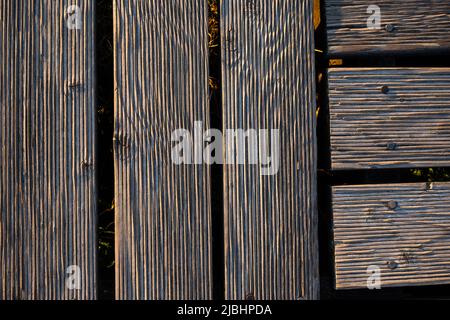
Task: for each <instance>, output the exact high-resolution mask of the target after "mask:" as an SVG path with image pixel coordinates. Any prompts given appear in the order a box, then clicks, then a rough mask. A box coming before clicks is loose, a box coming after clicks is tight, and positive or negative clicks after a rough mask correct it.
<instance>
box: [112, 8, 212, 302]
mask: <svg viewBox="0 0 450 320" xmlns="http://www.w3.org/2000/svg"><path fill="white" fill-rule="evenodd" d="M114 13H115V18H114V19H115V23H114V28H115V36H114V37H115V90H116V97H115V178H116V188H115V190H116V195H115V198H116V214H117V215H116V237H117V238H116V239H117V240H116V263H117V265H116V296H117V298H118V299H208V298H211V294H212V283H211V280H212V279H211V277H212V275H211V273H212V271H211V217H210V212H211V208H210V202H209V199H210V176H209V172H210V171H209V168H208V167H207V166H206V165H175V164H174V163H173V162H172V158H171V147H172V143H171V133H172V132H173V131H174V130H176V129H186V130H188V131H189V132H190V133H193V132H194V122H195V121H202V122H203V126H204V128H207V127H208V126H209V115H208V113H209V103H208V47H207V41H208V39H207V3H206V0H190V1H185V0H167V1H157V0H152V1H140V0H115V8H114Z"/></svg>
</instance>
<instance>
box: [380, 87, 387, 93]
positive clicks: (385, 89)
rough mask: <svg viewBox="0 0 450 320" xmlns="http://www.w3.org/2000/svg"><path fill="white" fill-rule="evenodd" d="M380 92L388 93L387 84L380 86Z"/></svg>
mask: <svg viewBox="0 0 450 320" xmlns="http://www.w3.org/2000/svg"><path fill="white" fill-rule="evenodd" d="M381 92H383V93H384V94H388V93H389V87H388V86H382V87H381Z"/></svg>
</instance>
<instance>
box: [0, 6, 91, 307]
mask: <svg viewBox="0 0 450 320" xmlns="http://www.w3.org/2000/svg"><path fill="white" fill-rule="evenodd" d="M70 5H78V6H79V9H80V11H79V12H78V14H79V18H80V22H81V25H80V29H69V28H68V27H67V24H66V22H67V20H66V18H68V17H69V16H71V14H70V13H73V11H70V10H68V9H69V6H70ZM94 7H95V1H68V0H67V1H65V0H64V1H61V0H59V1H54V0H42V1H32V0H0V64H1V69H0V299H1V300H3V299H5V300H11V299H21V300H29V299H39V300H43V299H52V300H54V299H58V300H59V299H67V300H72V299H94V298H95V297H96V290H97V289H96V287H97V283H96V269H97V264H96V250H97V243H96V236H95V235H96V189H95V168H96V163H95V139H94V137H95V128H94V127H95V88H94V87H95V70H94V52H95V46H94ZM70 266H77V267H79V269H77V268H76V267H75V268H74V269H72V270H71V269H69V267H70ZM74 271H75V273H73V272H74ZM78 271H79V272H78ZM70 275H74V276H77V275H78V276H80V278H79V279H80V283H77V281H74V282H71V281H69V282H68V284H72V285H74V286H72V287H71V286H67V285H66V280H70V279H71V278H69V276H70ZM78 284H79V285H80V287H79V289H77V290H70V288H73V289H75V288H77V286H78Z"/></svg>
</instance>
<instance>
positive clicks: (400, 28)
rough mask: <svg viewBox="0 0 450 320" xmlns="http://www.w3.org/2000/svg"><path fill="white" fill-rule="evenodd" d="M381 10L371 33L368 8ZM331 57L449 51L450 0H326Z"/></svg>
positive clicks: (371, 12)
mask: <svg viewBox="0 0 450 320" xmlns="http://www.w3.org/2000/svg"><path fill="white" fill-rule="evenodd" d="M372 5H377V6H378V7H379V8H380V17H381V20H380V28H379V29H371V28H370V27H371V26H372V24H369V27H368V23H367V22H368V19H370V22H372V21H373V20H372V19H371V16H372V14H373V13H374V12H375V11H370V10H369V12H368V9H369V6H372ZM325 12H326V22H327V23H326V30H327V35H328V52H329V53H330V54H334V55H339V54H363V53H378V54H380V53H417V52H421V51H425V52H431V51H440V52H448V51H449V50H450V37H449V32H448V30H449V29H450V1H448V0H432V1H430V0H378V1H371V0H325Z"/></svg>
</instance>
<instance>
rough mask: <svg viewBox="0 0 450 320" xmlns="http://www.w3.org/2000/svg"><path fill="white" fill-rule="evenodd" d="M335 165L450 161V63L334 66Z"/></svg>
mask: <svg viewBox="0 0 450 320" xmlns="http://www.w3.org/2000/svg"><path fill="white" fill-rule="evenodd" d="M328 78H329V105H330V126H331V138H330V139H331V158H332V168H333V169H367V168H400V167H402V168H408V167H409V168H412V167H447V166H450V69H448V68H442V69H429V68H419V69H417V68H407V69H403V68H393V69H387V68H368V69H359V68H354V69H346V68H341V69H330V70H329V72H328Z"/></svg>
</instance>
